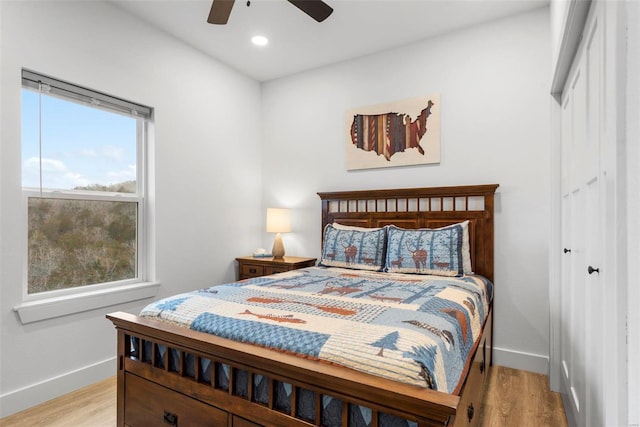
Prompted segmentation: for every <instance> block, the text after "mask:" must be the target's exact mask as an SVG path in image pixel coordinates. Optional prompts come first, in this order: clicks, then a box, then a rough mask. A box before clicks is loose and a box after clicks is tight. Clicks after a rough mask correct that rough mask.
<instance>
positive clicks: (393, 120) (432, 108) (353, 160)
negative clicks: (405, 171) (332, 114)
mask: <svg viewBox="0 0 640 427" xmlns="http://www.w3.org/2000/svg"><path fill="white" fill-rule="evenodd" d="M439 101H440V100H439V96H430V97H421V98H415V99H410V100H404V101H397V102H393V103H388V104H382V105H376V106H371V107H363V108H360V109H357V110H352V111H349V112H348V113H347V120H348V123H347V126H348V132H349V138H348V142H347V144H348V145H347V169H363V168H375V167H386V166H404V165H414V164H425V163H439V161H440V115H439V107H440V106H439Z"/></svg>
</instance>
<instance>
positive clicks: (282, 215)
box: [267, 208, 291, 233]
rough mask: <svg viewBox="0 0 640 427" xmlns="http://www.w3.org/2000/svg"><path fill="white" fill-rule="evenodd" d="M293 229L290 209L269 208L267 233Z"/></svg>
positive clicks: (284, 231) (286, 231)
mask: <svg viewBox="0 0 640 427" xmlns="http://www.w3.org/2000/svg"><path fill="white" fill-rule="evenodd" d="M290 231H291V213H290V212H289V209H280V208H267V233H288V232H290Z"/></svg>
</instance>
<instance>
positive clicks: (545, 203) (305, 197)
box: [262, 8, 551, 373]
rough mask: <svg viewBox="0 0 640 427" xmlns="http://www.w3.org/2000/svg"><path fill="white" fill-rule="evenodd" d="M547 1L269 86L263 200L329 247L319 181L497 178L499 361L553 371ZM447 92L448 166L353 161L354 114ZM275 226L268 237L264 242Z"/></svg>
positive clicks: (292, 244)
mask: <svg viewBox="0 0 640 427" xmlns="http://www.w3.org/2000/svg"><path fill="white" fill-rule="evenodd" d="M549 50H550V29H549V10H548V8H543V9H538V10H536V11H533V12H530V13H527V14H523V15H520V16H517V17H513V18H509V19H505V20H500V21H496V22H493V23H490V24H486V25H482V26H478V27H474V28H470V29H467V30H464V31H458V32H455V33H451V34H447V35H444V36H441V37H437V38H433V39H429V40H425V41H423V42H420V43H416V44H412V45H409V46H406V47H404V48H402V49H396V50H392V51H388V52H384V53H380V54H376V55H372V56H368V57H364V58H360V59H354V60H352V61H348V62H345V63H341V64H337V65H333V66H329V67H325V68H322V69H317V70H313V71H309V72H305V73H301V74H298V75H295V76H292V77H288V78H283V79H279V80H275V81H271V82H268V83H265V84H263V101H262V102H263V105H262V108H263V124H264V131H263V138H264V151H263V153H264V154H263V156H264V161H263V181H262V182H263V203H264V204H263V208H266V207H269V206H282V207H285V206H288V207H291V208H293V209H294V210H293V211H292V221H293V228H294V230H293V232H292V233H290V234H287V235H285V236H284V240H285V246H286V248H287V253H288V254H290V255H300V256H319V253H320V234H321V231H320V222H321V219H320V201H319V199H318V197H317V196H316V194H315V193H316V192H317V191H335V190H346V189H373V188H397V187H420V186H434V185H435V186H437V185H459V184H488V183H498V184H500V188H499V189H498V196H497V204H496V220H495V238H496V241H495V250H496V259H495V282H496V300H495V322H494V325H495V333H494V339H495V346H496V352H495V363H497V364H501V365H507V366H512V367H516V368H523V369H528V370H532V371H537V372H544V373H546V372H547V364H548V351H549V299H548V262H549V261H548V249H549V248H548V240H549V215H550V213H549V195H548V190H549V187H550V182H549V173H550V161H549V155H550V144H549V138H550V107H549V87H550V72H549V70H550V69H551V60H550V54H549ZM434 93H440V95H441V104H442V105H441V117H442V122H441V128H442V158H441V163H440V164H439V165H432V166H414V167H402V168H388V169H376V170H364V171H350V172H347V171H346V170H345V144H346V135H347V131H346V129H345V112H346V111H347V110H349V109H351V108H354V107H360V106H366V105H372V104H379V103H384V102H388V101H394V100H400V99H405V98H413V97H416V96H421V95H430V94H434ZM271 239H272V236H266V235H265V236H264V243H265V246H268V245H270V242H271Z"/></svg>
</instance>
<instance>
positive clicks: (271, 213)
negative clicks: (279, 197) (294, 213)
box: [267, 208, 291, 258]
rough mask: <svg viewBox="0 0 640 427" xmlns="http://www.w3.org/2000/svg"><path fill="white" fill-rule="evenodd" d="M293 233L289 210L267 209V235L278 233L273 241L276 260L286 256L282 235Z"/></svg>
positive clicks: (273, 252) (272, 252) (272, 251)
mask: <svg viewBox="0 0 640 427" xmlns="http://www.w3.org/2000/svg"><path fill="white" fill-rule="evenodd" d="M290 231H291V215H290V212H289V209H280V208H267V233H277V234H276V239H275V240H274V241H273V249H271V254H272V255H273V257H274V258H282V257H283V256H284V244H283V243H282V236H281V235H280V233H288V232H290Z"/></svg>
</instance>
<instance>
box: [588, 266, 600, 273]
mask: <svg viewBox="0 0 640 427" xmlns="http://www.w3.org/2000/svg"><path fill="white" fill-rule="evenodd" d="M587 273H589V274H593V273H598V274H600V269H599V268H593V267H591V266H589V268H587Z"/></svg>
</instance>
